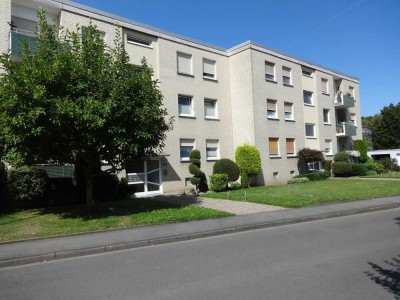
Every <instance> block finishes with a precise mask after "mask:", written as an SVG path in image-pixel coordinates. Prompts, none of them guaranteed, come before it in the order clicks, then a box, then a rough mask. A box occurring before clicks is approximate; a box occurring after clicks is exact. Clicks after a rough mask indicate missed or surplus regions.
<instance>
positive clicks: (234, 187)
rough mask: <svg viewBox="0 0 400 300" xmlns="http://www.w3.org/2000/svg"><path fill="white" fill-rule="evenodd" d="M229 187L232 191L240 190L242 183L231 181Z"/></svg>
mask: <svg viewBox="0 0 400 300" xmlns="http://www.w3.org/2000/svg"><path fill="white" fill-rule="evenodd" d="M229 189H230V190H231V191H235V190H240V183H239V182H231V183H229Z"/></svg>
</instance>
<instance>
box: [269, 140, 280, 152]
mask: <svg viewBox="0 0 400 300" xmlns="http://www.w3.org/2000/svg"><path fill="white" fill-rule="evenodd" d="M269 156H279V139H278V138H269Z"/></svg>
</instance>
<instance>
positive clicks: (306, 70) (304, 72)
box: [301, 69, 313, 78]
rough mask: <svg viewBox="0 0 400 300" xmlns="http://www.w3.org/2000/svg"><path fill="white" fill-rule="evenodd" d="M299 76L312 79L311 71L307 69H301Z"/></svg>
mask: <svg viewBox="0 0 400 300" xmlns="http://www.w3.org/2000/svg"><path fill="white" fill-rule="evenodd" d="M301 74H302V75H303V76H306V77H310V78H312V77H313V71H311V70H308V69H301Z"/></svg>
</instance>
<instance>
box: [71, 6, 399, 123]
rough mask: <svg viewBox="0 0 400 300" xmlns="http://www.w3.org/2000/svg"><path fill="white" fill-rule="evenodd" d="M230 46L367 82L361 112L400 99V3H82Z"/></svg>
mask: <svg viewBox="0 0 400 300" xmlns="http://www.w3.org/2000/svg"><path fill="white" fill-rule="evenodd" d="M75 2H78V3H81V4H85V5H88V6H91V7H95V8H97V9H100V10H104V11H107V12H110V13H114V14H117V15H119V16H123V17H127V18H129V19H132V20H135V21H138V22H141V23H144V24H148V25H151V26H154V27H159V28H161V29H164V30H167V31H170V32H173V33H176V34H180V35H184V36H187V37H190V38H192V39H196V40H199V41H202V42H205V43H208V44H212V45H216V46H220V47H224V48H230V47H233V46H235V45H237V44H240V43H242V42H244V41H247V40H252V41H254V42H257V43H259V44H263V45H265V46H267V47H269V48H272V49H276V50H278V51H281V52H284V53H287V54H289V55H292V56H295V57H298V58H302V59H305V60H309V61H312V62H314V63H317V64H320V65H323V66H326V67H329V68H332V69H335V70H338V71H341V72H343V73H346V74H349V75H353V76H356V77H358V78H360V94H361V114H362V115H363V116H369V115H373V114H376V113H379V112H380V109H381V108H383V106H385V105H389V104H390V103H395V104H397V103H398V102H400V76H399V72H400V0H335V1H333V0H331V1H324V0H300V1H298V0H286V1H280V0H249V1H234V0H229V1H228V0H201V1H188V0H185V1H183V0H174V1H171V0H150V1H149V0H147V1H144V0H136V1H128V0H114V1H98V0H75Z"/></svg>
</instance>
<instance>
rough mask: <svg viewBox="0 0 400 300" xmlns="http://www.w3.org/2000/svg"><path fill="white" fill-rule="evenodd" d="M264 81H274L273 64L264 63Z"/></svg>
mask: <svg viewBox="0 0 400 300" xmlns="http://www.w3.org/2000/svg"><path fill="white" fill-rule="evenodd" d="M265 79H266V80H269V81H275V64H274V63H270V62H267V61H266V62H265Z"/></svg>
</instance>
